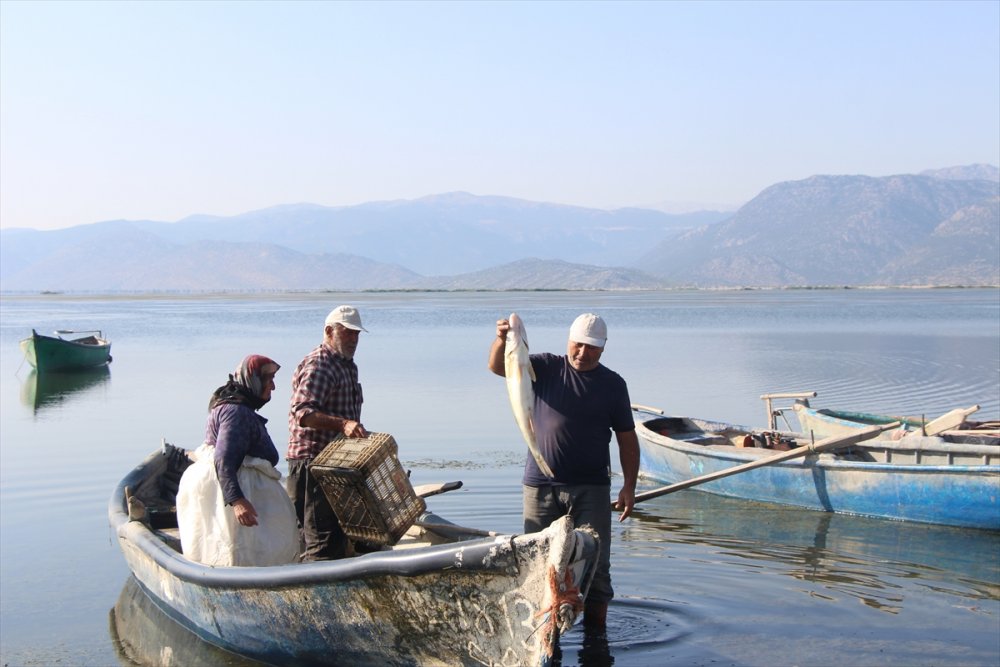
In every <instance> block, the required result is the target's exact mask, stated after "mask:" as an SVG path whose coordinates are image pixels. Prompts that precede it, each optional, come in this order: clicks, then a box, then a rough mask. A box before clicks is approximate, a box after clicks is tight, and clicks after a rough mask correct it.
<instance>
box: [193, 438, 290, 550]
mask: <svg viewBox="0 0 1000 667" xmlns="http://www.w3.org/2000/svg"><path fill="white" fill-rule="evenodd" d="M214 454H215V448H214V447H212V446H210V445H207V444H203V445H202V446H201V447H199V448H198V449H197V450H196V451H195V452H194V454H193V458H194V459H195V462H194V463H193V464H192V465H190V466H188V469H187V470H185V471H184V475H183V476H182V477H181V481H180V487H179V489H178V491H177V526H178V528H179V529H180V535H181V547H182V549H183V551H184V555H185V556H187V557H188V558H190V559H191V560H193V561H197V562H199V563H204V564H205V565H213V566H218V567H224V566H234V565H236V566H254V565H284V564H285V563H294V562H296V561H297V560H298V551H299V530H298V524H297V523H296V518H295V508H294V507H293V506H292V501H291V500H290V499H289V498H288V493H287V492H286V491H285V488H284V486H282V484H281V482H280V480H281V473H280V472H278V470H276V469H275V467H274V466H273V465H271V463H270V462H269V461H266V460H264V459H260V458H257V457H255V456H248V457H246V458H245V459H243V465H241V466H240V469H239V471H238V472H237V473H236V477H237V479H238V480H239V484H240V489H242V491H243V495H244V496H246V498H247V500H249V501H250V502H251V503H252V504H253V506H254V509H255V510H257V525H256V526H241V525H240V524H239V522H238V521H236V513H235V512H234V511H233V508H232V507H230V506H227V505H226V504H225V502H224V501H223V499H222V487H221V486H219V479H218V476H217V474H216V472H215V462H214V460H213V457H214Z"/></svg>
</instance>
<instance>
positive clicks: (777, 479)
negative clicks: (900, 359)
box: [633, 406, 1000, 530]
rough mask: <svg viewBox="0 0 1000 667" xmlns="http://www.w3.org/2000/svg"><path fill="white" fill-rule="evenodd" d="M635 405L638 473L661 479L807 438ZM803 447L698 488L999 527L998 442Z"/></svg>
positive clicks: (680, 477) (689, 475)
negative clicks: (822, 449)
mask: <svg viewBox="0 0 1000 667" xmlns="http://www.w3.org/2000/svg"><path fill="white" fill-rule="evenodd" d="M633 409H634V411H635V412H634V417H635V425H636V432H637V434H638V436H639V448H640V464H639V468H640V476H641V477H642V478H644V479H648V480H652V481H654V482H657V483H662V484H676V483H679V482H685V481H688V480H692V479H694V478H697V477H701V476H703V475H707V474H710V473H718V472H720V471H724V470H726V469H729V468H732V467H734V466H740V465H747V464H750V463H753V462H755V461H762V460H763V459H766V458H768V457H775V458H781V457H780V456H776V454H778V453H779V451H780V450H784V451H790V450H793V449H796V448H798V447H803V446H805V447H808V446H809V445H810V442H811V441H810V439H809V438H808V437H807V436H805V435H803V434H801V433H794V432H790V431H777V430H762V429H756V430H755V429H752V428H748V427H745V426H738V425H734V424H727V423H723V422H714V421H708V420H704V419H694V418H690V417H671V416H665V415H664V414H663V413H662V412H660V411H658V410H656V409H654V408H645V407H640V406H634V408H633ZM802 451H803V452H808V453H805V454H804V455H801V456H798V457H796V458H790V459H788V460H782V461H776V462H773V463H770V464H768V465H761V466H759V467H748V469H746V470H745V471H743V472H739V473H737V474H730V475H728V476H723V477H720V478H717V479H713V480H711V481H707V482H705V483H704V484H701V485H699V486H698V488H699V489H701V490H703V491H707V492H709V493H715V494H719V495H722V496H729V497H733V498H743V499H747V500H754V501H761V502H770V503H780V504H785V505H795V506H798V507H807V508H811V509H815V510H822V511H826V512H839V513H844V514H858V515H865V516H873V517H883V518H887V519H897V520H903V521H916V522H923V523H932V524H945V525H950V526H961V527H966V528H979V529H985V530H1000V447H997V446H994V445H984V444H963V443H950V442H946V441H945V440H944V439H942V438H939V437H918V436H917V437H915V436H909V437H907V438H904V439H902V440H900V441H893V440H892V439H889V438H878V439H873V440H867V441H864V442H861V443H856V444H853V445H850V446H846V447H843V448H835V449H833V450H832V451H831V450H828V451H825V452H822V453H814V452H809V451H808V450H802ZM793 456H794V455H793ZM651 493H653V492H651Z"/></svg>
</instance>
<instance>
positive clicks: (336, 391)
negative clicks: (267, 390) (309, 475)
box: [287, 342, 364, 459]
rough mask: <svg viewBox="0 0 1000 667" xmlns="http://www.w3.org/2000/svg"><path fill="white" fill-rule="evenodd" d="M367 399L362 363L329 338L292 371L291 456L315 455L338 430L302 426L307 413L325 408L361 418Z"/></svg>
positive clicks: (289, 456)
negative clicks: (329, 342) (360, 376)
mask: <svg viewBox="0 0 1000 667" xmlns="http://www.w3.org/2000/svg"><path fill="white" fill-rule="evenodd" d="M363 401H364V398H363V396H362V394H361V383H360V382H358V366H357V364H355V363H354V361H353V360H352V359H347V358H345V357H342V356H341V355H339V354H337V353H336V352H334V351H333V349H332V348H330V347H329V346H328V345H327V344H326V343H325V342H324V343H323V344H321V345H320V346H319V347H317V348H316V349H315V350H313V351H312V352H310V353H309V354H308V355H306V357H305V359H303V360H302V362H301V363H300V364H299V365H298V367H297V368H296V369H295V373H294V374H293V375H292V400H291V406H290V408H289V410H288V454H287V458H289V459H312V458H315V457H316V456H317V455H318V454H319V453H320V452H321V451H323V449H324V448H325V447H326V446H327V445H328V444H329V443H330V441H331V440H333V438H334V437H335V436H336V435H337V433H338V431H324V430H320V429H315V428H307V427H305V426H300V425H299V424H300V423H301V422H302V418H303V417H305V416H306V415H309V414H312V413H314V412H322V413H324V414H328V415H332V416H334V417H341V418H343V419H350V420H353V421H360V420H361V403H362V402H363Z"/></svg>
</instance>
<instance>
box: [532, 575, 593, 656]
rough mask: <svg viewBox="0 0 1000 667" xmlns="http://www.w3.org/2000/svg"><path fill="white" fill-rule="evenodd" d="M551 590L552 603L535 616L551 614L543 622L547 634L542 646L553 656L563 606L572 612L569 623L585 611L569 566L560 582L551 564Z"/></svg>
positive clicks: (543, 638)
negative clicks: (553, 640) (554, 639)
mask: <svg viewBox="0 0 1000 667" xmlns="http://www.w3.org/2000/svg"><path fill="white" fill-rule="evenodd" d="M549 591H550V592H551V593H552V604H550V605H549V607H548V608H547V609H542V610H541V611H540V612H538V613H537V614H535V618H538V617H539V616H544V615H545V614H548V615H549V618H548V620H547V621H546V622H545V623H543V625H544V626H546V627H545V635H544V636H543V637H542V648H543V649H545V655H547V656H548V657H550V658H551V657H552V653H553V651H554V649H555V647H554V646H553V643H552V639H553V638H554V637H557V636H559V628H560V625H561V624H560V623H559V618H560V616H562V614H563V613H565V612H563V608H564V607H565V608H567V611H569V612H571V613H572V616H570V618H569V623H570V624H572V622H573V619H574V618H576V617H577V615H578V614H579V613H580V612H582V611H583V598H582V597H580V589H579V588H578V587H577V586H574V585H573V572H572V570H570V569H569V568H566V574H565V576H564V577H563V581H562V583H560V582H559V575H558V573H557V572H556V568H555V566H554V565H549Z"/></svg>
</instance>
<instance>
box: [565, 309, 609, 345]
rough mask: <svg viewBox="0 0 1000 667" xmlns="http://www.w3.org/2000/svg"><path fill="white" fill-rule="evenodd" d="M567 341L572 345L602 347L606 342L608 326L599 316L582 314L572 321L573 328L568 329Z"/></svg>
mask: <svg viewBox="0 0 1000 667" xmlns="http://www.w3.org/2000/svg"><path fill="white" fill-rule="evenodd" d="M569 339H570V340H571V341H573V342H574V343H586V344H587V345H593V346H594V347H604V343H605V342H607V340H608V325H606V324H605V323H604V320H602V319H601V317H600V315H594V314H593V313H584V314H583V315H581V316H580V317H578V318H576V319H575V320H573V326H571V327H570V328H569Z"/></svg>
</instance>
